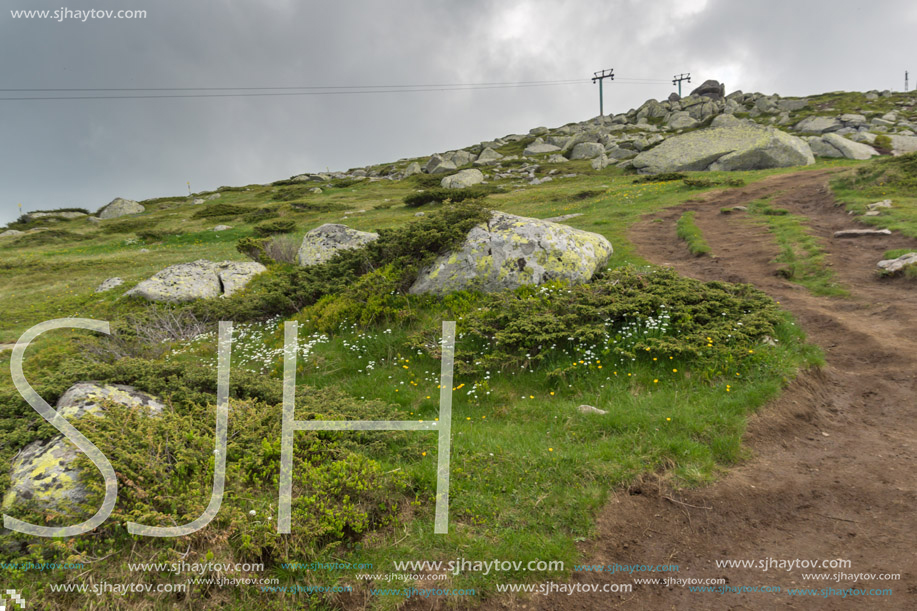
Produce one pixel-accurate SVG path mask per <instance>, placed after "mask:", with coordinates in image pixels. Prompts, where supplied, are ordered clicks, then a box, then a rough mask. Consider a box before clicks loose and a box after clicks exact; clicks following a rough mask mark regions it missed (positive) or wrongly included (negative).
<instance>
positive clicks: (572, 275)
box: [410, 211, 612, 295]
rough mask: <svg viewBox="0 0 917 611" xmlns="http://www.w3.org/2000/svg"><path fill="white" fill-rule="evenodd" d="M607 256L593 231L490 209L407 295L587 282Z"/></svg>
mask: <svg viewBox="0 0 917 611" xmlns="http://www.w3.org/2000/svg"><path fill="white" fill-rule="evenodd" d="M611 253H612V247H611V243H609V242H608V240H606V239H605V238H604V237H603V236H601V235H599V234H597V233H591V232H588V231H582V230H579V229H573V228H572V227H568V226H566V225H559V224H557V223H551V222H548V221H543V220H540V219H532V218H525V217H521V216H515V215H512V214H506V213H504V212H497V211H494V212H493V213H492V214H491V217H490V220H488V221H487V222H486V223H481V224H480V225H476V226H475V227H473V228H472V229H471V231H469V232H468V236H467V237H466V238H465V241H464V242H463V243H462V245H461V246H459V247H458V248H457V249H456V250H454V251H453V252H450V253H447V254H445V255H443V256H441V257H439V258H438V259H437V260H436V261H434V262H433V264H432V265H430V266H429V267H427V268H425V269H424V270H422V271H421V273H420V275H419V276H418V278H417V280H416V281H415V282H414V284H413V286H411V288H410V292H411V293H414V294H420V293H434V294H439V295H442V294H446V293H450V292H453V291H460V290H480V291H485V292H494V291H501V290H506V289H514V288H517V287H519V286H523V285H537V284H542V283H544V282H548V281H550V280H567V281H569V282H574V283H576V282H587V281H588V280H590V279H591V278H592V276H593V275H594V274H595V272H597V271H598V270H600V269H601V268H602V267H603V266H604V265H605V263H606V262H607V261H608V257H609V256H611Z"/></svg>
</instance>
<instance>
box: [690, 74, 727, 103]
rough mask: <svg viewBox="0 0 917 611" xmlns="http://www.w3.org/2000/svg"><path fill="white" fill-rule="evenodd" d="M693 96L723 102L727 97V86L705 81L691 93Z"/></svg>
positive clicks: (711, 80)
mask: <svg viewBox="0 0 917 611" xmlns="http://www.w3.org/2000/svg"><path fill="white" fill-rule="evenodd" d="M691 95H692V96H694V95H697V96H704V97H707V98H711V99H713V100H722V99H723V98H724V97H726V86H725V85H723V84H722V83H720V82H719V81H715V80H713V79H710V80H707V81H704V82H703V83H702V84H701V85H700V87H698V88H697V89H695V90H694V91H692V92H691Z"/></svg>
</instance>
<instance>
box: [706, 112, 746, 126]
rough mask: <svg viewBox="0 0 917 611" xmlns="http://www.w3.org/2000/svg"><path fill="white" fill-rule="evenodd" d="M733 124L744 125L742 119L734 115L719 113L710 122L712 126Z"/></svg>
mask: <svg viewBox="0 0 917 611" xmlns="http://www.w3.org/2000/svg"><path fill="white" fill-rule="evenodd" d="M732 125H742V119H739V118H737V117H734V116H733V115H717V116H716V117H714V119H713V121H711V122H710V127H729V126H732Z"/></svg>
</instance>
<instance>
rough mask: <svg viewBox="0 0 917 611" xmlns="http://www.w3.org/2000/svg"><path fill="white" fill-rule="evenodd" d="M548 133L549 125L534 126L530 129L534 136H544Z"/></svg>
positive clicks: (530, 133)
mask: <svg viewBox="0 0 917 611" xmlns="http://www.w3.org/2000/svg"><path fill="white" fill-rule="evenodd" d="M546 133H548V128H547V127H533V128H532V129H530V130H529V135H532V136H544V135H545V134H546Z"/></svg>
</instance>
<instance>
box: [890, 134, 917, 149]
mask: <svg viewBox="0 0 917 611" xmlns="http://www.w3.org/2000/svg"><path fill="white" fill-rule="evenodd" d="M889 138H891V141H892V150H893V151H894V152H896V153H913V152H915V151H917V136H899V135H892V136H889Z"/></svg>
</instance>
